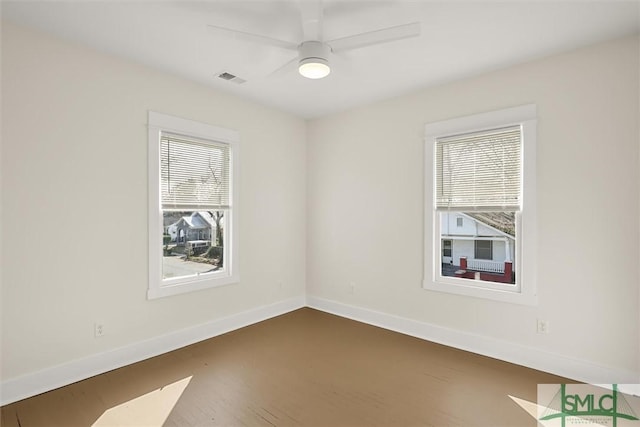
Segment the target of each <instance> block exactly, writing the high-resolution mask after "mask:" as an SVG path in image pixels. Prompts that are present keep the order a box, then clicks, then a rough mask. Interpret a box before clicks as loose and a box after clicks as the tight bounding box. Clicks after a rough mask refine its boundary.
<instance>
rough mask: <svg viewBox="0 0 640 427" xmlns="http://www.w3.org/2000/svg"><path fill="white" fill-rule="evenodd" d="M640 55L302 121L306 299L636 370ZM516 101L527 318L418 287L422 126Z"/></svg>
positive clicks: (499, 77)
mask: <svg viewBox="0 0 640 427" xmlns="http://www.w3.org/2000/svg"><path fill="white" fill-rule="evenodd" d="M638 57H639V52H638V39H637V38H632V39H624V40H618V41H614V42H610V43H605V44H601V45H597V46H592V47H588V48H584V49H580V50H577V51H573V52H570V53H567V54H562V55H558V56H553V57H549V58H547V59H542V60H538V61H534V62H530V63H526V64H523V65H520V66H516V67H512V68H509V69H505V70H502V71H496V72H493V73H489V74H486V75H483V76H480V77H476V78H471V79H467V80H464V81H459V82H455V83H451V84H447V85H443V86H439V87H434V88H429V89H425V90H423V91H420V92H416V93H412V94H409V95H406V96H402V97H398V98H394V99H390V100H386V101H383V102H378V103H375V104H372V105H368V106H365V107H362V108H358V109H354V110H351V111H348V112H344V113H341V114H336V115H333V116H329V117H325V118H320V119H317V120H314V121H311V122H310V123H309V126H308V136H307V138H308V139H307V144H308V147H307V168H308V169H307V173H308V176H307V182H308V187H307V193H308V194H307V215H308V216H307V218H308V226H307V291H308V294H309V295H311V296H316V297H319V298H324V299H328V300H333V301H337V302H339V303H342V304H349V305H353V306H357V307H362V308H367V309H370V310H375V311H380V312H383V313H387V314H391V315H396V316H401V317H406V318H409V319H413V320H418V321H421V322H426V323H430V324H434V325H437V326H439V327H444V328H451V329H453V330H456V331H462V332H465V333H468V334H474V335H478V336H481V337H489V338H491V339H497V340H503V341H507V342H510V343H514V344H516V345H521V346H523V347H527V348H534V349H536V350H538V351H539V352H549V353H554V354H558V355H562V356H564V357H566V358H570V359H576V360H585V361H589V362H590V363H593V364H597V365H599V366H603V367H608V368H612V369H618V370H622V371H628V372H636V373H637V372H638V368H639V366H638V361H639V354H638V332H639V331H638V324H639V322H638V312H639V306H638V300H639V299H638V282H639V278H640V276H639V270H638V262H637V261H638V255H639V248H638V246H639V239H638V236H639V228H638V216H639V211H638V201H639V200H638V186H639V174H638V166H639V163H638V155H639V153H638V151H639V150H638V148H639V144H638V114H639V109H638V79H639V73H638V71H639V68H638ZM529 103H535V104H537V108H538V119H539V121H538V140H537V143H538V146H537V158H538V163H537V200H538V208H537V220H538V231H539V233H538V234H539V235H538V242H539V243H538V265H537V266H535V267H536V268H537V277H538V289H539V305H538V306H537V307H528V306H521V305H510V304H506V303H500V302H494V301H489V300H483V299H475V298H471V297H463V296H455V295H449V294H444V293H438V292H432V291H427V290H424V289H422V288H421V282H422V279H423V277H422V276H423V263H424V262H425V261H424V259H425V257H426V259H428V260H430V259H431V257H432V256H433V254H432V253H430V252H427V253H426V254H425V253H424V249H423V236H424V234H423V230H424V228H423V227H424V224H423V222H424V215H423V213H424V208H423V201H424V199H425V196H424V179H423V170H424V165H423V163H424V142H423V137H424V125H425V124H426V123H429V122H434V121H439V120H444V119H448V118H454V117H459V116H465V115H470V114H476V113H481V112H487V111H492V110H497V109H502V108H507V107H513V106H518V105H523V104H529ZM429 182H430V181H429ZM429 199H431V197H429V196H428V197H427V200H429ZM427 217H428V221H429V222H430V218H431V213H430V211H427ZM351 282H353V283H355V292H354V293H353V294H352V293H351V289H350V284H351ZM537 318H541V319H545V320H548V321H549V322H550V333H549V334H548V335H540V334H536V319H537Z"/></svg>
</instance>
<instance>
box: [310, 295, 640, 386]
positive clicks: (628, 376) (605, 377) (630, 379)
mask: <svg viewBox="0 0 640 427" xmlns="http://www.w3.org/2000/svg"><path fill="white" fill-rule="evenodd" d="M307 306H308V307H311V308H315V309H317V310H321V311H324V312H327V313H331V314H335V315H338V316H341V317H346V318H349V319H352V320H357V321H359V322H363V323H367V324H370V325H373V326H378V327H381V328H384V329H389V330H392V331H395V332H400V333H402V334H405V335H410V336H413V337H416V338H421V339H424V340H428V341H432V342H436V343H438V344H444V345H447V346H450V347H455V348H458V349H461V350H466V351H470V352H473V353H477V354H481V355H484V356H489V357H492V358H494V359H499V360H503V361H506V362H510V363H514V364H516V365H521V366H525V367H527V368H532V369H537V370H540V371H544V372H548V373H551V374H555V375H559V376H562V377H565V378H570V379H573V380H576V381H582V382H585V383H591V384H635V383H637V382H638V374H637V373H634V372H632V371H623V370H618V369H614V368H610V367H606V366H601V365H597V364H594V363H592V362H589V361H585V360H579V359H574V358H571V357H567V356H563V355H560V354H555V353H550V352H546V351H543V350H539V349H537V348H533V347H527V346H524V345H521V344H515V343H512V342H509V341H503V340H498V339H495V338H490V337H486V336H482V335H477V334H472V333H469V332H463V331H459V330H455V329H450V328H444V327H442V326H437V325H433V324H429V323H425V322H419V321H416V320H412V319H407V318H404V317H399V316H394V315H391V314H387V313H382V312H379V311H374V310H369V309H366V308H362V307H357V306H353V305H348V304H343V303H341V302H337V301H331V300H327V299H323V298H318V297H314V296H311V295H307Z"/></svg>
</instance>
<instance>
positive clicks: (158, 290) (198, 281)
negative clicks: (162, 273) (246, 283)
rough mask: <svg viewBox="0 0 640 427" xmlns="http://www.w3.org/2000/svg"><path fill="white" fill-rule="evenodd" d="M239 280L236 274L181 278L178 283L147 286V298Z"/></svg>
mask: <svg viewBox="0 0 640 427" xmlns="http://www.w3.org/2000/svg"><path fill="white" fill-rule="evenodd" d="M238 282H240V277H239V276H238V275H237V274H236V275H230V276H224V277H215V278H206V279H202V278H195V279H193V280H190V281H185V280H181V281H179V282H178V283H164V284H161V285H159V286H157V287H152V288H149V290H148V291H147V299H150V300H152V299H157V298H163V297H168V296H172V295H179V294H186V293H189V292H194V291H199V290H202V289H210V288H217V287H220V286H226V285H231V284H234V283H238Z"/></svg>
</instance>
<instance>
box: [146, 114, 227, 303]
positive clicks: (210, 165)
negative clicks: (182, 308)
mask: <svg viewBox="0 0 640 427" xmlns="http://www.w3.org/2000/svg"><path fill="white" fill-rule="evenodd" d="M148 143H149V291H148V297H149V298H158V297H164V296H169V295H175V294H179V293H184V292H190V291H194V290H198V289H205V288H210V287H214V286H221V285H225V284H229V283H234V282H237V281H239V275H238V245H237V240H238V239H237V230H236V224H237V209H236V208H235V204H234V201H235V200H237V186H236V185H234V183H235V182H236V181H237V180H236V173H237V161H238V151H239V144H238V135H237V133H236V132H234V131H231V130H227V129H222V128H217V127H214V126H211V125H207V124H204V123H199V122H195V121H191V120H185V119H181V118H177V117H172V116H168V115H165V114H160V113H155V112H151V111H150V112H149V142H148Z"/></svg>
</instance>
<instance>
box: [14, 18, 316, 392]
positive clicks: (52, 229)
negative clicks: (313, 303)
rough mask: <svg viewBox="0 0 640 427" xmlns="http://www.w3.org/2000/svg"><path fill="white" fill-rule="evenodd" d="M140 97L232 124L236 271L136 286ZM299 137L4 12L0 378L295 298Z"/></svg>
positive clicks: (272, 118)
mask: <svg viewBox="0 0 640 427" xmlns="http://www.w3.org/2000/svg"><path fill="white" fill-rule="evenodd" d="M148 110H154V111H158V112H162V113H166V114H172V115H175V116H179V117H184V118H188V119H191V120H197V121H201V122H205V123H209V124H212V125H215V126H220V127H226V128H230V129H234V130H237V131H238V132H239V133H240V143H241V164H240V207H241V213H240V222H239V224H240V231H241V233H240V245H241V248H240V264H241V265H240V268H241V270H240V272H241V280H242V281H241V283H239V284H236V285H229V286H225V287H221V288H216V289H210V290H206V291H200V292H194V293H190V294H185V295H180V296H175V297H168V298H162V299H159V300H153V301H148V300H147V299H146V290H147V271H148V270H147V269H148V267H147V257H148V256H147V253H148V252H147V246H148V244H147V130H146V123H147V111H148ZM304 139H305V122H304V121H303V120H301V119H298V118H295V117H292V116H290V115H287V114H284V113H281V112H278V111H275V110H272V109H268V108H265V107H261V106H258V105H256V104H253V103H250V102H246V101H241V100H239V99H238V98H236V97H233V96H229V95H226V94H223V93H219V92H216V91H214V90H211V89H209V88H206V87H204V86H201V85H198V84H194V83H190V82H187V81H185V80H182V79H179V78H176V77H173V76H170V75H167V74H163V73H159V72H155V71H152V70H150V69H148V68H145V67H142V66H138V65H135V64H132V63H130V62H125V61H122V60H120V59H117V58H115V57H112V56H108V55H104V54H100V53H97V52H94V51H91V50H87V49H85V48H82V47H77V46H73V45H70V44H67V43H64V42H60V41H54V40H53V39H51V38H49V37H45V36H43V35H41V34H39V33H35V32H31V31H27V30H24V29H20V28H17V27H14V26H12V25H8V24H3V28H2V151H3V153H2V186H3V187H2V209H3V217H2V226H3V239H2V249H3V260H2V279H3V290H2V292H3V293H2V321H3V324H4V329H3V339H2V378H3V380H7V379H10V378H14V377H17V376H20V375H23V374H27V373H33V372H35V371H38V370H41V369H45V368H49V367H52V366H55V365H58V364H60V363H63V362H69V361H73V360H75V359H79V358H83V357H86V356H89V355H93V354H97V353H100V352H104V351H106V350H109V349H114V348H119V347H122V346H126V345H129V344H131V343H137V342H140V341H143V340H145V339H149V338H152V337H156V336H160V335H163V334H166V333H169V332H171V331H176V330H180V329H183V328H188V327H191V326H193V325H199V324H202V323H206V322H210V321H212V320H214V319H218V318H222V317H224V316H228V315H230V314H233V313H238V312H241V311H243V310H248V309H252V308H255V307H259V306H262V305H266V304H270V303H273V302H275V301H281V300H285V299H287V298H292V297H295V296H302V295H303V294H304V281H305V275H304V274H305V273H304V272H305V257H304V253H305V218H306V215H305V191H306V190H305V170H306V167H305V143H304ZM280 281H282V283H283V288H282V289H280V288H279V282H280ZM96 320H97V321H100V322H103V323H104V325H105V328H106V335H105V336H104V337H102V338H100V339H96V338H94V332H93V324H94V321H96Z"/></svg>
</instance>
